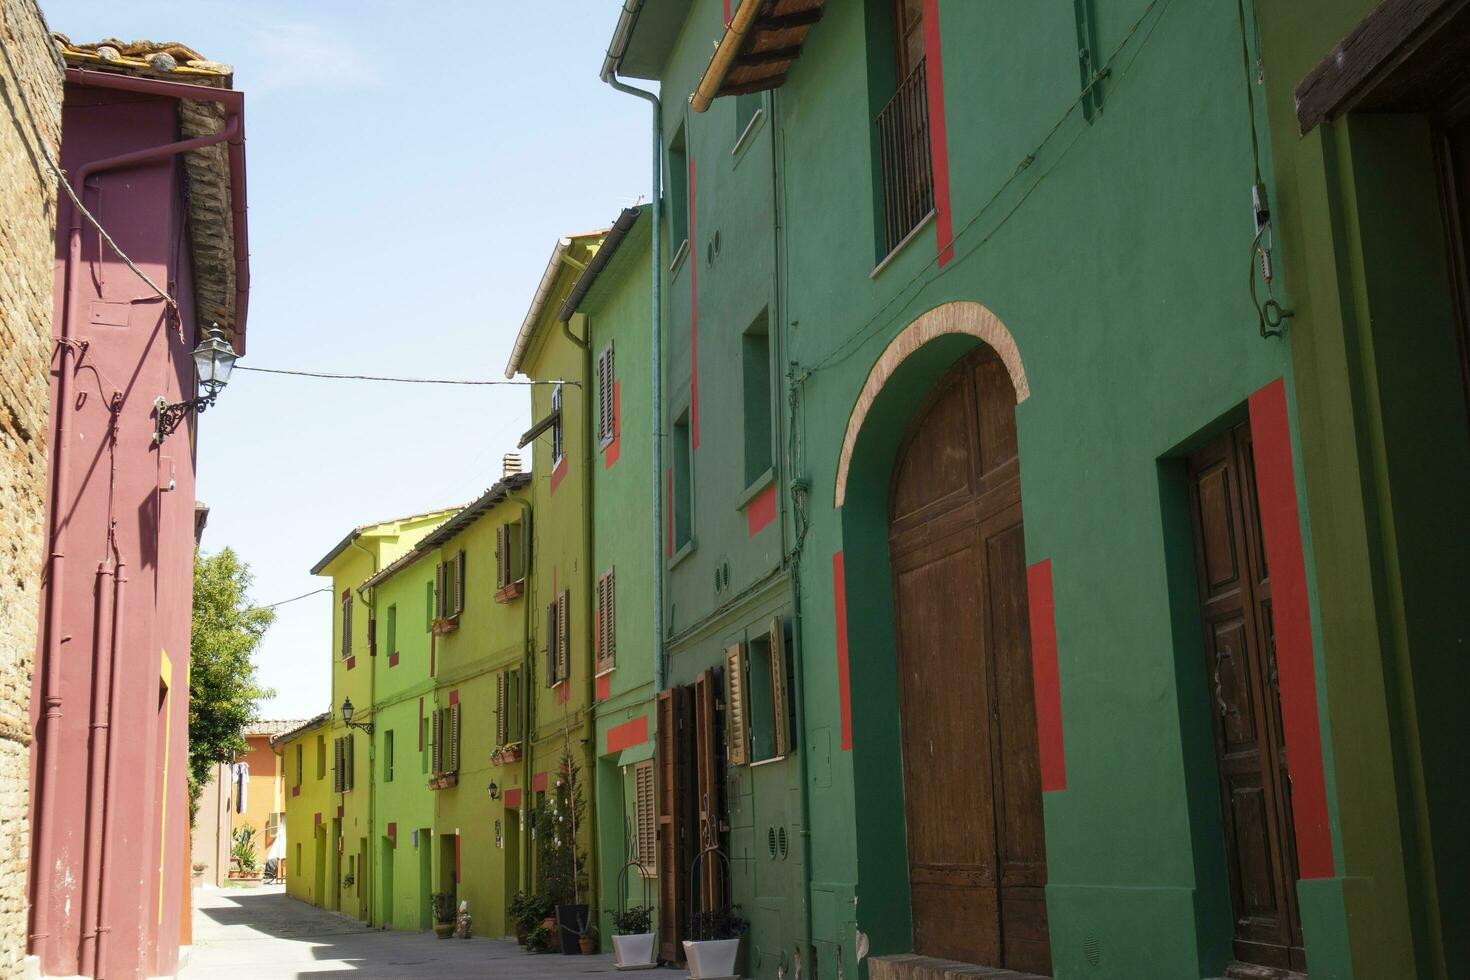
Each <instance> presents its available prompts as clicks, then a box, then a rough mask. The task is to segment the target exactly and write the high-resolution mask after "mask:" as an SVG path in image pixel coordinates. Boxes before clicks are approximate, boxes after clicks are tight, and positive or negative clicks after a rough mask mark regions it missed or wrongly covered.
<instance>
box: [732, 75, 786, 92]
mask: <svg viewBox="0 0 1470 980" xmlns="http://www.w3.org/2000/svg"><path fill="white" fill-rule="evenodd" d="M785 84H786V74H785V73H784V72H783V73H781V74H780V75H767V76H766V77H765V78H758V79H756V80H755V81H753V82H738V83H735V84H733V85H725V86H723V87H721V89H720V94H721V95H749V94H750V93H751V92H766V91H769V90H770V89H773V88H780V87H781V86H782V85H785Z"/></svg>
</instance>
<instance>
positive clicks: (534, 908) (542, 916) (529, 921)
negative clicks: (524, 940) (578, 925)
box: [507, 892, 552, 932]
mask: <svg viewBox="0 0 1470 980" xmlns="http://www.w3.org/2000/svg"><path fill="white" fill-rule="evenodd" d="M507 911H509V912H510V917H511V918H512V919H513V920H514V921H515V922H516V923H517V924H518V925H520V926H521V927H522V928H524V929H525V930H526V931H527V932H529V931H530V930H532V929H534V928H536V927H537V926H538V925H540V924H541V923H542V922H543V921H545V920H546V919H547V918H549V917H550V915H551V911H552V904H551V899H549V898H547V897H546V896H545V895H535V894H532V893H530V892H516V894H515V897H514V898H512V899H511V900H510V905H509V907H508V909H507Z"/></svg>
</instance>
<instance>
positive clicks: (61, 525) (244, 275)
mask: <svg viewBox="0 0 1470 980" xmlns="http://www.w3.org/2000/svg"><path fill="white" fill-rule="evenodd" d="M66 81H67V82H68V83H70V84H73V85H82V86H88V87H93V88H107V89H115V90H119V91H127V92H141V93H145V94H150V95H160V96H164V97H169V98H177V99H192V100H195V101H199V102H217V103H219V104H220V105H222V106H223V107H224V110H225V126H224V128H223V129H222V130H220V132H218V133H213V134H211V135H208V136H197V137H193V138H191V139H186V140H179V141H177V142H173V143H165V144H163V145H161V146H154V147H148V148H146V149H141V150H134V151H131V152H128V153H121V154H118V155H116V156H111V157H106V158H104V159H101V160H93V161H91V162H89V163H86V164H83V165H82V166H81V167H79V168H78V169H77V174H76V177H75V178H74V180H73V190H74V191H75V192H76V195H77V198H78V199H79V200H81V199H83V198H84V196H85V194H86V187H87V181H88V180H89V179H90V178H91V177H93V176H95V175H96V174H99V173H103V172H105V171H108V170H116V169H120V168H123V167H132V166H138V165H140V164H144V163H155V162H158V161H161V160H166V159H170V158H172V157H175V156H177V155H179V154H181V153H185V152H187V151H189V150H198V149H203V148H204V147H207V146H214V145H216V144H219V143H228V144H229V147H230V181H231V195H230V197H231V199H232V206H233V209H234V212H235V248H236V255H235V266H236V280H235V281H236V293H235V298H236V339H237V341H238V342H239V346H240V350H241V351H242V352H243V350H244V315H245V307H244V305H243V304H244V302H245V297H246V296H247V295H248V292H249V257H248V253H245V252H242V251H241V249H244V248H248V241H247V238H246V231H245V224H246V221H245V192H244V183H245V137H244V105H245V101H244V99H245V94H244V93H243V92H240V91H238V90H236V89H215V88H209V87H207V86H202V85H186V84H182V83H179V82H165V81H158V80H154V79H145V78H134V77H132V76H129V75H115V74H112V73H109V72H93V71H85V70H83V69H80V68H68V69H67V70H66ZM68 206H69V207H70V208H71V226H70V228H69V229H68V239H69V241H68V247H67V257H66V264H65V269H64V270H63V273H62V282H63V284H64V286H63V289H64V292H63V293H62V304H61V305H62V309H61V324H60V327H61V329H60V336H59V337H58V338H57V347H58V353H59V356H60V359H61V363H60V365H59V370H58V375H57V382H56V404H57V406H58V414H57V420H56V434H55V437H54V445H53V447H52V457H51V471H52V473H53V474H54V477H53V480H52V488H53V494H52V500H51V521H52V527H51V549H50V554H49V556H48V557H49V563H48V566H47V569H46V574H45V583H46V605H45V612H44V617H45V618H44V627H43V636H44V637H45V661H46V662H45V674H44V677H45V691H46V695H45V715H44V718H43V732H44V740H43V742H42V745H41V751H42V753H43V756H44V758H43V760H42V778H41V781H40V786H39V787H38V789H37V794H38V795H39V796H40V800H39V801H38V803H37V804H36V813H37V814H38V817H37V820H36V823H37V824H38V827H37V833H36V844H35V853H36V861H35V865H34V867H33V868H32V875H33V876H34V877H33V884H34V897H35V901H34V902H33V905H32V909H33V917H32V928H31V937H30V938H31V947H32V951H33V952H35V953H36V954H37V955H39V956H40V957H41V960H42V969H43V970H44V969H46V968H47V964H48V961H54V960H55V958H56V956H57V955H58V953H57V950H56V947H55V943H54V942H53V941H52V936H51V914H52V905H53V902H54V899H53V896H54V893H55V882H56V878H57V875H56V874H55V873H54V872H55V869H54V867H53V865H54V864H55V860H56V857H55V854H56V827H57V823H56V806H57V802H58V801H57V795H58V793H57V789H58V787H57V785H56V781H57V778H58V775H59V766H60V763H61V759H60V755H59V740H60V730H61V717H62V707H63V702H62V697H61V652H62V651H61V648H62V644H64V643H66V642H67V641H69V640H70V639H71V637H70V636H62V635H61V630H62V627H63V624H64V623H65V607H66V603H65V592H66V589H65V583H66V577H65V569H66V539H67V529H68V526H69V522H68V521H66V520H65V519H64V518H61V517H59V516H58V515H59V514H60V512H61V510H62V509H63V508H64V507H66V506H67V504H68V502H69V501H70V500H71V474H70V471H69V470H68V469H67V467H66V466H65V458H66V447H67V442H66V440H67V434H68V432H69V431H70V428H71V423H72V419H73V416H74V414H75V407H74V405H73V402H74V400H75V399H73V398H72V396H71V381H72V380H73V375H74V374H75V372H76V360H77V357H78V356H79V351H78V350H77V349H76V348H77V345H76V343H75V342H74V341H73V340H72V339H71V338H72V335H73V333H74V331H73V330H72V325H73V319H74V318H76V317H77V316H78V311H77V308H78V307H79V306H80V302H79V301H78V300H77V299H76V296H77V291H78V289H79V287H80V281H79V280H80V276H81V273H80V269H81V265H82V217H81V214H80V213H79V212H78V211H77V210H76V208H75V207H73V206H71V205H70V204H68ZM68 356H70V357H71V360H72V365H71V368H70V370H68V367H67V358H68ZM120 573H121V568H119V578H118V580H116V581H117V583H118V584H115V586H114V592H115V595H114V602H118V603H120V602H121V601H122V597H121V592H122V589H121V588H120V582H121V581H122V579H121V574H120ZM121 618H122V612H121V610H114V634H113V642H116V636H117V634H118V630H119V627H118V626H117V625H116V624H117V623H118V622H119V621H120V620H121ZM110 680H111V678H110V677H109V681H110ZM97 682H98V677H97V676H96V674H95V672H94V674H93V676H92V678H91V688H92V697H93V699H94V700H95V698H96V697H97V694H96V688H97ZM115 736H116V729H115V728H112V727H110V726H109V727H108V729H107V735H106V739H105V744H106V746H107V753H108V756H109V758H110V757H111V755H112V750H113V745H114V738H115ZM97 805H98V806H101V805H102V804H101V801H98V804H97ZM95 815H96V814H95V811H93V812H92V813H89V820H88V822H87V830H86V845H85V846H86V851H85V852H84V853H92V854H98V855H100V853H101V846H102V843H101V842H100V841H98V840H96V839H95V838H96V837H97V836H98V835H99V834H103V833H104V829H103V826H99V825H98V824H97V821H96V820H95ZM102 815H103V825H104V826H105V825H107V824H110V823H111V808H104V809H103V812H102ZM84 860H85V858H84ZM108 877H109V875H108V869H107V864H106V862H105V861H101V860H100V858H99V864H98V868H97V873H96V876H95V877H94V878H89V880H91V881H95V882H96V891H97V893H98V895H99V896H100V907H101V911H100V913H99V915H100V921H99V922H98V923H97V925H96V929H95V931H96V933H97V937H96V938H97V947H98V949H97V954H96V955H97V958H98V959H99V961H101V962H103V963H105V962H106V959H105V954H104V953H103V951H102V949H101V947H102V945H103V943H104V942H105V939H106V933H107V932H108V929H109V927H108V925H107V923H108V921H109V919H110V908H111V903H110V902H109V900H108V897H109V896H108V894H107V879H108ZM86 928H87V924H86V922H85V921H84V922H83V929H84V930H85V929H86Z"/></svg>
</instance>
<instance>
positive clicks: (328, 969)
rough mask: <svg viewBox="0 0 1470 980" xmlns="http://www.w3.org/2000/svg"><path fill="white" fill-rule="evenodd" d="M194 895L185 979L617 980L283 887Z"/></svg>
mask: <svg viewBox="0 0 1470 980" xmlns="http://www.w3.org/2000/svg"><path fill="white" fill-rule="evenodd" d="M194 896H195V898H194V902H195V905H194V948H193V951H192V952H191V954H190V956H189V959H188V963H187V964H186V965H185V966H184V968H183V970H182V971H180V973H179V976H180V977H181V978H182V980H227V978H235V977H239V978H246V977H248V978H251V980H259V978H267V977H268V978H272V980H275V978H279V977H297V976H305V975H308V974H309V975H311V976H313V977H318V976H320V977H333V976H344V977H345V976H351V977H357V978H368V977H404V978H407V977H415V978H422V977H433V978H435V980H453V978H458V977H497V978H500V977H506V978H520V977H526V978H531V977H534V978H536V980H568V978H572V977H584V976H598V975H609V976H611V975H613V974H614V973H616V970H615V969H614V968H613V959H612V957H611V956H583V957H564V956H555V955H546V956H532V955H530V954H527V953H525V952H523V951H522V950H521V948H520V947H519V946H517V945H516V944H515V942H513V941H511V940H505V939H482V938H478V937H477V938H474V939H471V940H468V941H465V940H459V939H442V940H441V939H438V938H437V937H435V936H434V934H433V933H421V932H384V931H381V930H377V929H367V928H364V927H363V926H362V925H360V924H359V923H357V922H355V921H353V920H351V919H348V918H346V917H345V916H341V915H338V914H336V913H335V912H328V911H325V910H323V909H319V908H316V907H315V906H312V905H307V904H306V903H304V902H301V901H298V900H296V899H294V898H291V897H289V896H288V895H286V893H285V889H284V888H283V887H282V886H278V885H277V886H266V887H263V888H255V889H239V888H223V889H222V888H198V889H195V890H194ZM667 975H669V976H673V975H674V974H667ZM678 976H683V974H682V973H680V974H678Z"/></svg>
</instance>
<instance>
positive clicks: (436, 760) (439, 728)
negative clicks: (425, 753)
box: [429, 708, 444, 773]
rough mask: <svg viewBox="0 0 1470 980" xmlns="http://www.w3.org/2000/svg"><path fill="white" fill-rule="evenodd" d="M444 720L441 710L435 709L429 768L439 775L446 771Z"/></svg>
mask: <svg viewBox="0 0 1470 980" xmlns="http://www.w3.org/2000/svg"><path fill="white" fill-rule="evenodd" d="M443 735H444V719H443V717H441V715H440V712H439V709H438V708H435V709H434V732H433V735H432V738H433V741H432V742H430V744H429V759H430V762H429V768H430V769H432V770H433V771H434V772H436V773H439V772H443V771H444V747H443V746H444V739H443Z"/></svg>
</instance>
